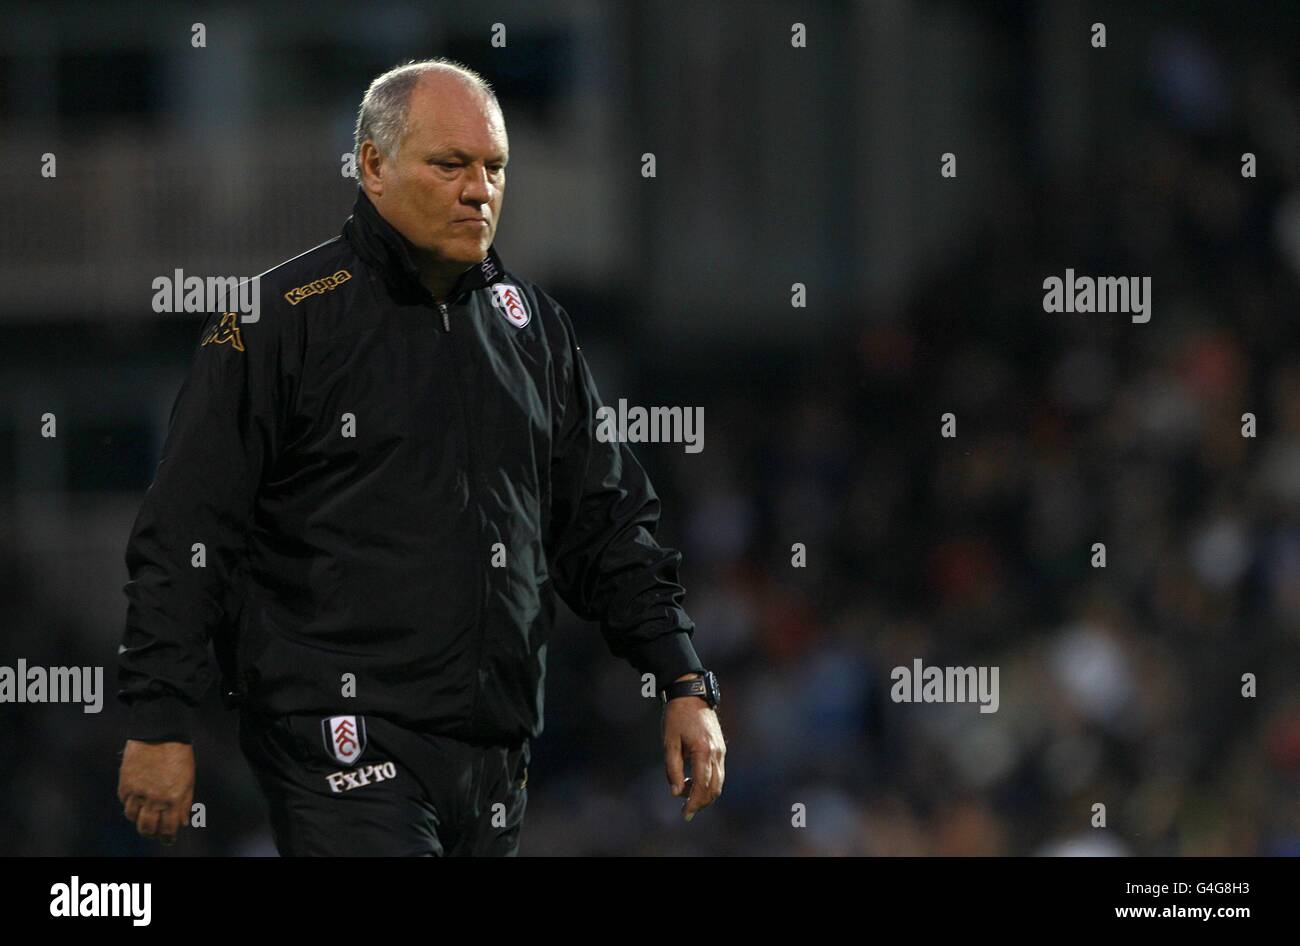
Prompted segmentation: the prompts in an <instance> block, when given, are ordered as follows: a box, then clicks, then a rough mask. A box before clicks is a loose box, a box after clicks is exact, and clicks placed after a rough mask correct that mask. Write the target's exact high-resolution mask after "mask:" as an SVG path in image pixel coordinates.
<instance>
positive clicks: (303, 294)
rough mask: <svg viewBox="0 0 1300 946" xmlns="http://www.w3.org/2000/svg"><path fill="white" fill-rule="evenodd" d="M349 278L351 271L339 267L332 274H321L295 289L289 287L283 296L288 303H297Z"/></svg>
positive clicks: (337, 285)
mask: <svg viewBox="0 0 1300 946" xmlns="http://www.w3.org/2000/svg"><path fill="white" fill-rule="evenodd" d="M351 278H352V274H351V273H349V272H348V271H347V270H346V269H340V270H339V271H338V272H337V273H335V274H334V275H332V276H322V277H321V278H320V279H313V280H312V281H311V282H309V283H307V285H305V286H299V287H298V288H297V289H290V290H289V291H288V292H286V293H285V294H284V298H285V300H286V301H287V302H288V303H289V305H297V304H298V303H299V302H302V300H303V299H306V298H308V297H309V296H318V295H320V294H321V293H322V292H329V291H330V290H331V289H337V288H338V287H339V286H341V285H343V284H344V283H345V282H347V281H348V280H349V279H351Z"/></svg>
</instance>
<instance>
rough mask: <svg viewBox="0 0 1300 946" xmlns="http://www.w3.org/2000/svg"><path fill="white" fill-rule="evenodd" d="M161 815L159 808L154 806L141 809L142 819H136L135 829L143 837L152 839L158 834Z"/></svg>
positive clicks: (150, 805) (149, 805)
mask: <svg viewBox="0 0 1300 946" xmlns="http://www.w3.org/2000/svg"><path fill="white" fill-rule="evenodd" d="M159 814H160V812H159V810H158V808H157V807H156V806H155V805H153V804H148V805H145V806H143V807H142V808H141V809H140V817H139V818H137V819H136V822H135V828H136V830H137V831H138V832H140V834H141V836H142V837H146V838H151V837H153V836H154V835H155V834H157V833H158V816H159Z"/></svg>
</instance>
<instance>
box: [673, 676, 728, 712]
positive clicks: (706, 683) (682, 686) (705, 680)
mask: <svg viewBox="0 0 1300 946" xmlns="http://www.w3.org/2000/svg"><path fill="white" fill-rule="evenodd" d="M683 696H698V697H699V698H700V699H702V700H704V702H706V703H708V704H709V706H710V708H712V709H717V708H718V704H719V703H721V702H722V690H721V689H719V687H718V677H717V674H715V673H714V672H713V671H712V670H705V671H704V673H703V674H701V675H700V676H698V677H694V678H692V679H690V680H681V681H679V682H677V683H670V684H668V686H666V687H663V688H662V689H660V691H659V699H660V700H662V701H663V704H664V706H667V705H668V701H669V700H675V699H677V698H678V697H683Z"/></svg>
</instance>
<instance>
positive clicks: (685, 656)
mask: <svg viewBox="0 0 1300 946" xmlns="http://www.w3.org/2000/svg"><path fill="white" fill-rule="evenodd" d="M633 662H634V663H635V664H636V666H637V669H638V670H641V671H642V672H648V673H653V674H654V676H655V689H656V690H659V689H662V688H664V687H666V686H668V684H670V683H672V682H673V681H674V680H676V679H677V678H678V677H680V676H682V675H683V674H687V673H703V672H704V664H702V663H700V658H699V657H698V656H697V655H696V653H695V647H694V645H693V644H691V635H690V633H689V632H687V631H672V632H670V633H668V634H663V635H661V636H659V637H656V638H655V639H654V640H652V641H647V642H646V643H644V644H642V645H641V646H640V647H638V648H637V650H636V655H635V658H634V660H633Z"/></svg>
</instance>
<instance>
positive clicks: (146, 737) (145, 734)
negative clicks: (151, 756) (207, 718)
mask: <svg viewBox="0 0 1300 946" xmlns="http://www.w3.org/2000/svg"><path fill="white" fill-rule="evenodd" d="M127 714H128V715H127V727H126V738H128V739H136V740H139V741H140V742H186V743H188V742H192V741H193V733H194V709H193V708H192V707H191V706H189V705H188V704H187V703H186V702H185V701H184V700H182V699H181V698H180V697H178V696H171V695H165V696H156V697H151V698H150V699H137V700H136V701H135V702H133V703H132V704H131V705H130V707H129V708H128V710H127Z"/></svg>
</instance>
